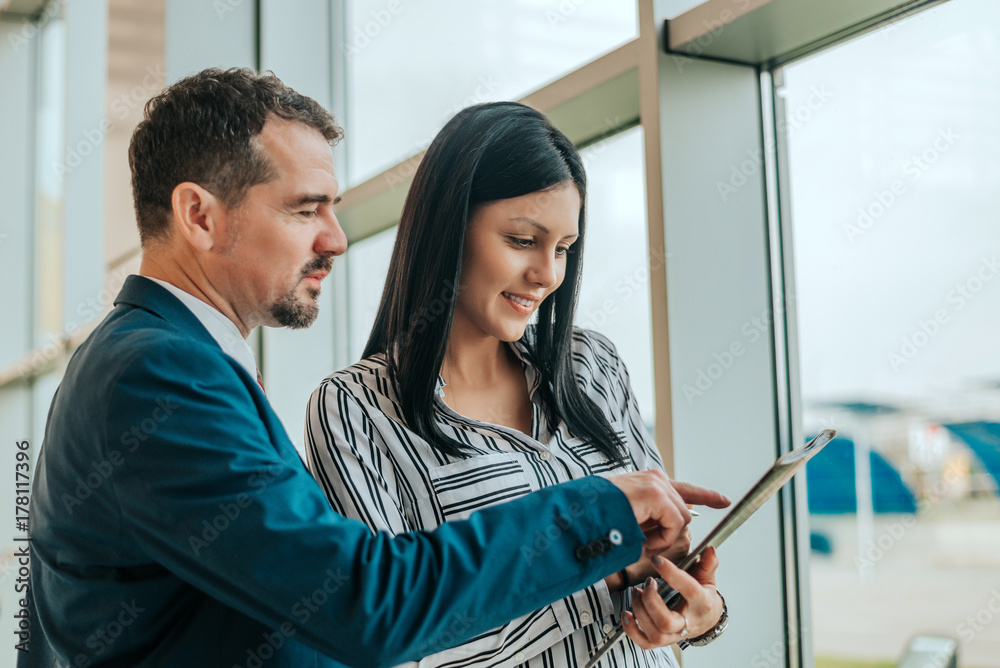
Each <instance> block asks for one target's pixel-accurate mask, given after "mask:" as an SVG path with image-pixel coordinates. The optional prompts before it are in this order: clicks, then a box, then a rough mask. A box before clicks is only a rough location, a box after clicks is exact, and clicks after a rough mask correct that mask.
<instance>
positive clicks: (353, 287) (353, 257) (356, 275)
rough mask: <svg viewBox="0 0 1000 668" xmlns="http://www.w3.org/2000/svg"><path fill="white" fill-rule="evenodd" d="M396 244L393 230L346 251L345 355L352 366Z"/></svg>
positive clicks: (360, 350)
mask: <svg viewBox="0 0 1000 668" xmlns="http://www.w3.org/2000/svg"><path fill="white" fill-rule="evenodd" d="M395 243H396V228H395V227H392V228H390V229H388V230H385V231H384V232H379V233H378V234H376V235H373V236H370V237H368V238H367V239H365V240H364V241H358V242H356V243H352V244H351V245H350V246H349V247H348V249H347V289H348V295H349V296H348V323H349V325H348V336H349V337H350V343H349V345H348V352H349V353H350V362H351V364H353V363H354V362H357V361H358V360H360V359H361V354H362V353H363V352H364V350H365V344H366V343H368V335H369V334H371V331H372V325H374V324H375V315H376V314H377V313H378V305H379V301H380V300H381V299H382V288H383V287H385V277H386V275H387V273H388V271H389V260H390V259H392V246H393V244H395Z"/></svg>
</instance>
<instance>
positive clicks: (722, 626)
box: [677, 589, 729, 649]
mask: <svg viewBox="0 0 1000 668" xmlns="http://www.w3.org/2000/svg"><path fill="white" fill-rule="evenodd" d="M715 592H716V593H717V594H718V595H719V598H721V599H722V616H721V617H719V623H718V624H716V625H715V626H714V627H713V628H711V629H710V630H709V631H708V632H707V633H703V634H701V635H700V636H698V637H697V638H691V639H690V640H688V639H684V640H682V641H680V642H679V643H677V646H678V647H680V648H681V649H687V648H688V647H704V646H705V645H708V644H710V643H712V642H714V641H715V639H716V638H718V637H719V636H721V635H722V632H723V631H725V630H726V627H727V626H728V625H729V611H728V610H727V609H726V599H725V597H723V595H722V592H720V591H719V590H718V589H716V590H715Z"/></svg>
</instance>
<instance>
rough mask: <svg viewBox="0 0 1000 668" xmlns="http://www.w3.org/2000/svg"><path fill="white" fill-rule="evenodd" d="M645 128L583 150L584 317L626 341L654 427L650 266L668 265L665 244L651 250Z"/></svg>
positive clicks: (625, 353)
mask: <svg viewBox="0 0 1000 668" xmlns="http://www.w3.org/2000/svg"><path fill="white" fill-rule="evenodd" d="M642 141H643V139H642V128H635V129H633V130H628V131H626V132H623V133H621V134H619V135H616V136H615V137H612V138H611V139H606V140H604V141H602V142H600V143H598V144H594V145H593V146H591V147H589V148H587V149H585V150H584V151H582V152H581V153H582V156H583V161H584V166H585V167H586V169H587V241H586V247H585V249H584V255H583V259H584V262H583V284H582V286H581V289H580V300H579V303H578V304H577V314H576V324H577V326H579V327H584V328H587V329H594V330H596V331H598V332H600V333H602V334H604V335H605V336H607V337H608V338H609V339H610V340H611V342H612V343H614V344H615V346H616V347H617V348H618V352H619V353H620V355H621V357H622V359H623V360H624V361H625V365H626V366H627V367H628V371H629V376H630V377H631V379H632V389H633V390H634V391H635V395H636V399H637V400H638V402H639V410H640V411H641V412H642V419H643V421H645V423H646V427H648V428H649V429H650V430H652V428H653V423H654V421H655V412H654V403H653V337H652V321H651V318H650V312H649V304H650V297H649V280H650V268H651V267H652V268H654V269H655V268H662V267H663V262H664V252H663V249H662V248H658V249H650V248H649V238H648V235H647V231H646V189H645V184H646V180H645V179H646V177H645V170H644V169H643V148H642Z"/></svg>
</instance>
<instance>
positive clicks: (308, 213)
mask: <svg viewBox="0 0 1000 668" xmlns="http://www.w3.org/2000/svg"><path fill="white" fill-rule="evenodd" d="M299 215H300V216H305V217H306V218H312V217H313V216H315V215H316V212H315V211H299Z"/></svg>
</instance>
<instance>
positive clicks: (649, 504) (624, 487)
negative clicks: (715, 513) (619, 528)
mask: <svg viewBox="0 0 1000 668" xmlns="http://www.w3.org/2000/svg"><path fill="white" fill-rule="evenodd" d="M608 480H609V481H610V482H612V483H613V484H614V485H615V486H616V487H618V489H620V490H621V491H622V492H623V493H624V494H625V496H626V497H627V498H628V501H629V504H631V506H632V512H633V513H634V514H635V519H636V521H637V522H638V523H639V526H640V527H641V528H642V532H643V533H644V534H645V535H646V542H645V543H644V544H643V551H644V554H646V555H653V554H659V553H660V552H663V551H665V550H667V549H669V548H670V546H671V545H673V543H674V541H675V540H677V538H678V536H680V534H681V532H682V531H683V530H684V528H685V527H686V526H687V525H688V522H690V521H691V513H690V512H689V511H688V508H687V504H689V503H690V504H694V505H704V506H708V507H710V508H725V507H726V506H728V505H729V504H730V503H731V501H730V500H729V499H728V498H726V496H725V495H724V494H721V493H719V492H716V491H714V490H711V489H705V488H704V487H698V486H697V485H692V484H690V483H686V482H675V481H672V480H670V478H668V477H667V474H666V473H664V472H663V471H659V470H652V471H638V472H635V473H624V474H622V475H617V476H612V477H610V478H608Z"/></svg>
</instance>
